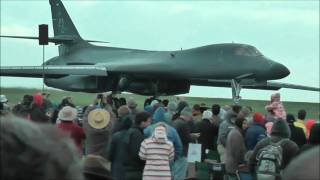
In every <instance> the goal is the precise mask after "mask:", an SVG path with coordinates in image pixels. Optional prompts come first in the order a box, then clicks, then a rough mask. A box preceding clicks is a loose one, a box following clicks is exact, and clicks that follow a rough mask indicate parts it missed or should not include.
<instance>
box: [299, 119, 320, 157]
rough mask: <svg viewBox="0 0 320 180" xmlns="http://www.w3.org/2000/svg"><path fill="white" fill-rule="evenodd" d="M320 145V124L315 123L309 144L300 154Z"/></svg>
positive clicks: (311, 130)
mask: <svg viewBox="0 0 320 180" xmlns="http://www.w3.org/2000/svg"><path fill="white" fill-rule="evenodd" d="M319 145H320V123H315V124H314V125H313V126H312V127H311V129H310V136H309V139H308V141H307V144H305V145H304V146H302V148H301V149H300V152H303V151H305V150H307V149H309V148H312V147H315V146H319Z"/></svg>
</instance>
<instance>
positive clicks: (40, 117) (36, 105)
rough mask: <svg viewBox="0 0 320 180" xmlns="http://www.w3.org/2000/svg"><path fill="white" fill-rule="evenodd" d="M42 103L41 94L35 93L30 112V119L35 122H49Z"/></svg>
mask: <svg viewBox="0 0 320 180" xmlns="http://www.w3.org/2000/svg"><path fill="white" fill-rule="evenodd" d="M42 104H43V101H42V94H41V93H35V94H34V95H33V104H32V107H31V112H30V120H32V121H33V122H37V123H49V122H50V116H49V114H47V113H46V112H45V110H44V109H43V107H42Z"/></svg>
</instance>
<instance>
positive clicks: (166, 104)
mask: <svg viewBox="0 0 320 180" xmlns="http://www.w3.org/2000/svg"><path fill="white" fill-rule="evenodd" d="M162 104H163V106H164V107H168V104H169V100H168V99H164V100H163V101H162Z"/></svg>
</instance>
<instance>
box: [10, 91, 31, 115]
mask: <svg viewBox="0 0 320 180" xmlns="http://www.w3.org/2000/svg"><path fill="white" fill-rule="evenodd" d="M32 102H33V96H31V95H28V94H26V95H24V96H23V99H22V101H21V102H20V103H18V104H17V105H15V106H13V108H12V113H13V114H14V115H16V116H18V117H21V118H24V119H28V118H30V112H31V105H32Z"/></svg>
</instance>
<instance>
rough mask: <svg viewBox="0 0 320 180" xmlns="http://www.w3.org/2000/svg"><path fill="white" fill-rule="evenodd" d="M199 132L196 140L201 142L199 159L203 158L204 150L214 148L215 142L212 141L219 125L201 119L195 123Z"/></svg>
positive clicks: (215, 136)
mask: <svg viewBox="0 0 320 180" xmlns="http://www.w3.org/2000/svg"><path fill="white" fill-rule="evenodd" d="M196 128H197V130H198V131H199V133H200V137H199V138H198V142H199V143H200V144H201V159H202V160H203V159H204V158H205V150H206V149H210V150H214V149H215V148H216V144H217V142H214V141H215V140H216V139H217V136H218V130H219V127H218V126H215V125H214V124H212V123H211V122H210V121H209V120H208V119H202V120H201V121H200V122H199V123H198V124H197V125H196Z"/></svg>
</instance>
